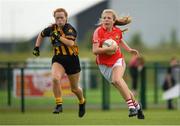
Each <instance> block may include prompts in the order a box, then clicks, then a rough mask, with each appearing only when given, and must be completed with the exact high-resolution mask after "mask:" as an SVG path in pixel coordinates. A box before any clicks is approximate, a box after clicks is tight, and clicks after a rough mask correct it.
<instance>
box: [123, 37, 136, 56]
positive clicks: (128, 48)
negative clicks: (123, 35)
mask: <svg viewBox="0 0 180 126" xmlns="http://www.w3.org/2000/svg"><path fill="white" fill-rule="evenodd" d="M120 45H121V47H123V48H124V49H125V50H126V51H127V52H130V53H131V54H135V55H137V56H139V52H138V51H137V50H136V49H133V48H131V47H129V46H128V44H127V43H126V42H125V41H124V40H123V39H122V40H121V43H120Z"/></svg>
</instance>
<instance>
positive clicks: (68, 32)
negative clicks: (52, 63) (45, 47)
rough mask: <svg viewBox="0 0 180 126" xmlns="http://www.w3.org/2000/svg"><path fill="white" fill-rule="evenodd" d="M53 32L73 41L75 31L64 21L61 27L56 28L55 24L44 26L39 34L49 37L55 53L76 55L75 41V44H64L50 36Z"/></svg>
mask: <svg viewBox="0 0 180 126" xmlns="http://www.w3.org/2000/svg"><path fill="white" fill-rule="evenodd" d="M53 32H56V33H57V34H59V35H60V36H63V37H65V38H67V39H69V40H73V41H75V40H76V37H77V32H76V30H75V29H74V28H73V27H72V26H71V25H70V24H68V23H66V24H65V25H64V27H63V28H62V29H60V28H58V26H57V25H56V24H53V25H51V26H49V27H47V28H45V29H44V30H43V31H42V32H41V36H42V37H50V40H51V43H52V45H53V48H54V54H55V55H78V46H77V43H76V42H75V45H74V46H72V47H69V46H66V45H65V44H64V43H62V42H61V41H60V40H57V39H55V38H54V37H53V36H52V33H53Z"/></svg>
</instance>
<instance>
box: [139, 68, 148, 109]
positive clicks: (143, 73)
mask: <svg viewBox="0 0 180 126" xmlns="http://www.w3.org/2000/svg"><path fill="white" fill-rule="evenodd" d="M140 78H141V90H140V97H141V98H140V99H141V104H142V108H143V109H146V108H147V106H146V67H145V66H144V67H143V69H142V70H141V71H140Z"/></svg>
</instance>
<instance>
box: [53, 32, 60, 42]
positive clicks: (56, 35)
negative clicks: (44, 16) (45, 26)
mask: <svg viewBox="0 0 180 126" xmlns="http://www.w3.org/2000/svg"><path fill="white" fill-rule="evenodd" d="M51 36H52V37H53V38H54V39H56V40H59V39H60V36H61V34H59V33H58V32H55V31H54V32H52V33H51Z"/></svg>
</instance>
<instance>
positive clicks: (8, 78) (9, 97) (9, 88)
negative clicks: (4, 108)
mask: <svg viewBox="0 0 180 126" xmlns="http://www.w3.org/2000/svg"><path fill="white" fill-rule="evenodd" d="M7 70H8V71H7V86H8V87H7V89H8V91H7V93H8V94H7V96H8V106H11V87H12V84H11V82H12V76H11V73H12V69H11V63H9V62H8V63H7Z"/></svg>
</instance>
